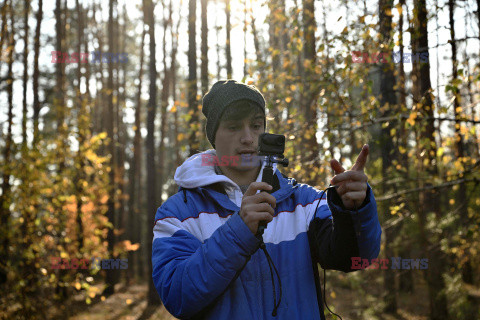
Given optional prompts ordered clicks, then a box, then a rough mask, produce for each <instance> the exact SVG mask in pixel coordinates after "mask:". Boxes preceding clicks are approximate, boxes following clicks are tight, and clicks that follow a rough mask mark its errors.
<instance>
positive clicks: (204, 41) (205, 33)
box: [200, 0, 208, 95]
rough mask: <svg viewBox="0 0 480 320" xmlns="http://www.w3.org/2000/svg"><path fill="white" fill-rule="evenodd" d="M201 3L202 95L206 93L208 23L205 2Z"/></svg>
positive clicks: (205, 0) (202, 0) (203, 0)
mask: <svg viewBox="0 0 480 320" xmlns="http://www.w3.org/2000/svg"><path fill="white" fill-rule="evenodd" d="M201 3H202V65H201V71H200V73H201V75H200V79H201V83H202V95H204V94H205V93H207V91H208V21H207V0H201Z"/></svg>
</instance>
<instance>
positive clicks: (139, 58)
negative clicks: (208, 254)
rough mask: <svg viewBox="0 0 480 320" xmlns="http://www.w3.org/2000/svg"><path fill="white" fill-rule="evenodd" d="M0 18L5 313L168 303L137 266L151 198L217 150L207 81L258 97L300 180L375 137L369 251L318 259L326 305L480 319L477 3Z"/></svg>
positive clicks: (101, 10)
mask: <svg viewBox="0 0 480 320" xmlns="http://www.w3.org/2000/svg"><path fill="white" fill-rule="evenodd" d="M0 15H1V24H0V190H1V193H0V292H2V294H1V295H0V319H54V318H58V319H160V320H162V319H163V320H166V319H174V317H173V316H171V315H170V314H169V313H168V311H167V310H166V309H165V308H164V307H163V306H162V302H161V300H160V298H159V295H158V293H157V292H156V290H155V288H154V286H153V282H152V264H151V252H152V237H153V235H152V228H153V225H154V218H155V212H156V210H157V208H158V207H160V206H161V205H162V203H163V202H164V201H166V200H167V199H168V197H170V196H171V195H173V194H175V193H176V192H177V191H178V186H177V185H176V183H175V181H174V179H173V177H174V173H175V170H176V168H177V167H178V166H180V165H181V164H182V163H183V162H184V161H185V160H186V159H187V158H188V157H189V156H191V155H193V154H196V153H198V152H201V151H204V150H207V149H210V148H212V146H211V145H210V144H209V142H208V140H207V137H206V134H205V124H206V119H205V117H204V115H203V114H202V112H201V107H202V97H203V96H204V95H205V93H206V92H207V91H208V90H209V88H210V87H211V86H212V85H213V84H214V83H215V82H216V81H217V80H220V79H235V80H237V81H240V82H243V83H246V84H253V85H255V86H256V87H257V88H258V89H259V90H260V91H261V92H262V93H263V95H264V96H265V100H266V109H267V131H268V132H270V133H277V134H283V135H285V136H286V149H285V156H286V157H287V158H289V160H290V165H289V166H288V167H285V168H282V169H281V171H282V172H283V173H284V174H285V175H287V176H289V177H294V178H295V179H296V180H297V181H299V182H301V183H306V184H309V185H311V186H315V187H317V188H318V189H321V190H323V189H324V188H325V187H326V186H328V182H329V181H330V180H331V179H332V177H333V175H334V172H333V171H332V170H331V168H330V165H329V161H330V160H331V159H333V158H335V159H337V160H339V161H340V163H342V165H343V166H344V167H345V168H347V167H348V168H350V167H351V165H352V164H353V163H354V162H355V159H356V157H357V155H358V153H359V152H360V150H361V148H362V146H363V145H364V144H366V143H368V144H369V146H370V154H369V158H368V162H367V165H366V167H365V173H366V174H367V176H368V178H369V180H368V183H369V184H370V186H371V187H372V190H373V191H374V193H375V199H376V202H377V206H378V214H379V220H380V224H381V227H382V242H381V251H380V254H379V256H378V259H379V260H378V263H377V264H376V265H372V266H370V267H369V268H368V269H366V270H360V271H357V272H353V273H348V274H347V273H342V272H339V271H330V270H327V271H326V278H327V279H324V277H323V270H321V269H320V268H319V274H320V279H321V283H322V284H323V283H324V281H325V280H326V297H325V298H326V302H327V304H328V306H329V308H330V309H331V310H332V311H334V312H335V313H337V314H339V315H340V316H341V317H342V318H343V319H385V320H390V319H422V320H423V319H425V320H426V319H431V320H444V319H445V320H446V319H452V320H454V319H465V320H475V319H480V276H479V274H480V188H479V185H480V31H479V30H480V0H462V1H460V0H435V1H426V0H395V1H394V0H376V1H373V0H270V1H267V0H198V1H197V0H177V1H174V0H132V1H127V0H50V1H48V0H46V1H44V0H23V1H21V0H1V1H0ZM355 263H357V266H358V268H359V269H365V268H366V267H367V266H368V265H369V263H368V262H367V263H365V262H364V261H355ZM325 315H326V318H327V319H339V318H338V317H337V316H336V315H332V314H331V313H330V312H329V311H328V310H327V309H325Z"/></svg>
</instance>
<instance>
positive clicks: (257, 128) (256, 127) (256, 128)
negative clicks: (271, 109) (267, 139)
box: [253, 124, 262, 130]
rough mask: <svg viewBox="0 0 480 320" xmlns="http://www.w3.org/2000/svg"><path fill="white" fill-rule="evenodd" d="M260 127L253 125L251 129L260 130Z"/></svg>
mask: <svg viewBox="0 0 480 320" xmlns="http://www.w3.org/2000/svg"><path fill="white" fill-rule="evenodd" d="M261 127H262V126H261V125H259V124H254V125H253V128H254V129H255V130H260V128H261Z"/></svg>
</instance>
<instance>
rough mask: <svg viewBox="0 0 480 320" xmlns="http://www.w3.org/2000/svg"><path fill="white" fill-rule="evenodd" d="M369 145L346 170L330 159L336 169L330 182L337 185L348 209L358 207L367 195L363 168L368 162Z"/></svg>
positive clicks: (338, 191)
mask: <svg viewBox="0 0 480 320" xmlns="http://www.w3.org/2000/svg"><path fill="white" fill-rule="evenodd" d="M368 151H369V147H368V144H366V145H364V146H363V148H362V151H361V152H360V154H359V155H358V158H357V161H356V162H355V164H354V165H353V167H352V168H351V169H350V170H347V171H345V169H344V168H343V167H342V165H341V164H340V163H339V162H338V161H337V160H335V159H333V160H331V161H330V165H331V166H332V169H333V170H334V171H335V176H334V177H333V179H332V181H330V184H332V185H335V186H337V193H338V195H339V196H340V198H341V199H342V202H343V205H344V207H345V208H346V209H347V210H353V209H354V208H355V207H356V208H357V209H358V207H359V206H361V205H362V203H363V201H364V200H365V197H366V196H367V180H368V178H367V176H366V175H365V173H364V172H363V168H364V167H365V164H366V163H367V156H368Z"/></svg>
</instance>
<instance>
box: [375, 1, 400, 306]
mask: <svg viewBox="0 0 480 320" xmlns="http://www.w3.org/2000/svg"><path fill="white" fill-rule="evenodd" d="M392 7H393V0H380V1H379V4H378V8H379V13H378V14H379V24H380V38H381V42H382V43H384V44H386V48H387V50H388V51H389V53H390V52H391V49H390V48H391V47H392V37H391V34H392V15H391V11H392ZM389 13H390V14H389ZM380 68H381V69H380V106H381V108H380V109H381V110H385V111H384V112H383V113H382V115H381V116H382V117H389V116H391V114H392V111H393V110H394V108H396V105H397V97H396V95H395V90H394V87H395V86H396V81H395V75H394V73H393V70H394V68H393V65H392V64H391V63H385V64H382V65H381V67H380ZM392 129H393V125H392V124H389V125H387V126H386V127H385V128H384V127H383V126H382V129H381V136H380V145H381V148H380V149H381V155H382V177H383V183H382V193H383V194H389V193H390V189H391V188H390V187H389V185H387V183H386V182H387V181H388V179H387V177H391V176H392V167H393V165H392V162H393V157H395V154H394V150H393V145H392V143H391V141H392V136H391V134H390V131H391V130H392ZM390 205H391V202H390V201H385V202H383V203H382V206H383V210H382V211H383V212H385V213H386V215H387V217H388V216H389V213H388V212H389V211H390ZM393 231H394V228H386V230H385V254H386V256H388V257H391V256H394V251H393V248H392V243H393V242H394V240H395V233H394V232H393ZM383 280H384V288H385V294H384V303H385V306H384V311H385V312H386V313H389V314H395V313H396V312H397V299H396V286H395V274H394V273H393V272H385V273H384V279H383Z"/></svg>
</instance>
